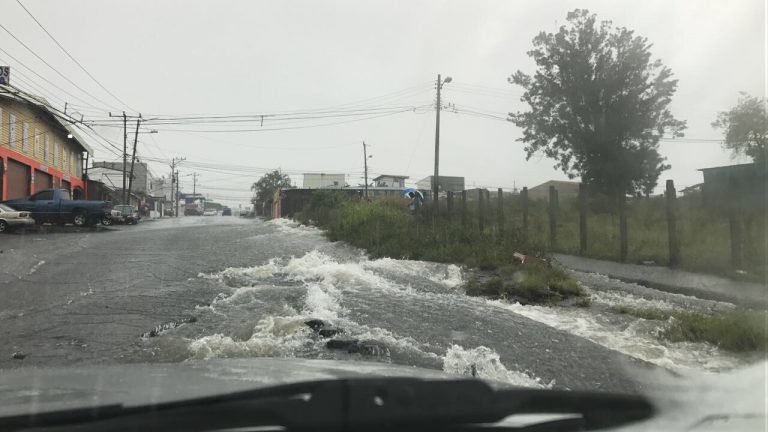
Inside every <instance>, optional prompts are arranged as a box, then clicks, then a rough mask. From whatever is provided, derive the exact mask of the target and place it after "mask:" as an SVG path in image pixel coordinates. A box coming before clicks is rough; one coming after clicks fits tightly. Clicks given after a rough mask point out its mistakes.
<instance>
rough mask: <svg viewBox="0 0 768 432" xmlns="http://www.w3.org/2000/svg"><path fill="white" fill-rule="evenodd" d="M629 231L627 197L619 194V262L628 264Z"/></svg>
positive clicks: (621, 193) (622, 193)
mask: <svg viewBox="0 0 768 432" xmlns="http://www.w3.org/2000/svg"><path fill="white" fill-rule="evenodd" d="M628 235H629V230H628V228H627V196H626V195H625V194H624V192H623V191H622V192H620V193H619V261H621V262H627V255H628V252H629V239H628Z"/></svg>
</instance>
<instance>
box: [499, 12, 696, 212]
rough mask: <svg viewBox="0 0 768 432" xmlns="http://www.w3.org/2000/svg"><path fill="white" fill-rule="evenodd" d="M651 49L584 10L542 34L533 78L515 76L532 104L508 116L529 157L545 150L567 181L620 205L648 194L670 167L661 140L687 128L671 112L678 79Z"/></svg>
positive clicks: (533, 55) (512, 80)
mask: <svg viewBox="0 0 768 432" xmlns="http://www.w3.org/2000/svg"><path fill="white" fill-rule="evenodd" d="M650 48H651V44H650V43H649V42H648V40H647V39H646V38H644V37H640V36H636V35H635V34H634V32H632V31H630V30H627V29H626V28H621V27H619V28H614V27H613V26H612V24H611V22H609V21H601V22H598V20H597V17H596V16H595V15H594V14H590V13H589V11H587V10H582V9H576V10H574V11H573V12H570V13H569V14H568V17H567V24H566V25H563V26H562V27H560V29H559V30H558V32H557V33H546V32H541V33H540V34H539V35H538V36H536V37H535V38H534V39H533V49H532V50H531V51H529V52H528V55H529V56H530V57H531V58H533V60H534V61H535V63H536V71H535V73H534V74H533V75H528V74H525V73H523V72H521V71H517V72H516V73H515V74H513V75H512V76H511V77H510V78H509V82H510V83H513V84H517V85H519V86H521V87H523V88H524V89H525V92H524V93H523V96H522V98H521V100H522V101H523V102H526V103H527V104H528V105H529V106H530V111H526V112H517V113H510V120H511V121H512V122H514V123H515V124H516V125H517V126H519V127H521V128H522V130H523V136H522V137H521V138H520V139H519V141H521V142H523V143H525V144H526V146H525V151H526V154H527V157H528V159H530V158H531V156H532V155H533V154H535V153H536V152H542V153H543V154H544V155H545V156H547V157H549V158H552V159H555V160H556V161H557V162H556V164H555V168H558V169H561V170H562V171H563V172H564V173H566V174H567V175H568V176H569V177H571V178H575V177H577V176H578V177H581V180H582V181H583V182H585V183H587V184H589V185H590V188H591V189H592V190H595V191H600V192H604V193H608V194H611V195H612V196H617V197H620V198H621V200H622V201H623V197H624V196H625V195H626V194H628V193H638V192H642V193H650V192H651V191H652V190H653V189H654V188H655V187H656V184H657V181H658V178H659V175H660V174H661V172H663V171H664V170H666V169H668V168H669V165H667V164H665V158H664V157H662V156H661V155H660V154H659V151H658V143H659V140H660V139H661V138H662V137H663V136H664V135H670V136H682V131H683V130H684V129H685V122H682V121H679V120H676V119H675V118H674V117H673V116H672V114H671V112H670V111H669V109H668V108H667V106H668V105H669V103H670V102H671V100H672V96H673V95H674V93H675V90H676V88H677V80H675V79H673V78H672V72H671V71H670V69H669V68H667V67H665V66H664V65H663V64H662V63H661V61H659V60H655V61H654V60H652V59H651V53H650Z"/></svg>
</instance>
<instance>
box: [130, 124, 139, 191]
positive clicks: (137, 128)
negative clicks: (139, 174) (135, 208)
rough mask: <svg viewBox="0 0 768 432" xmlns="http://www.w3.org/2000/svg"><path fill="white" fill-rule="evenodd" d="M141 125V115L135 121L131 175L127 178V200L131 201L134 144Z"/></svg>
mask: <svg viewBox="0 0 768 432" xmlns="http://www.w3.org/2000/svg"><path fill="white" fill-rule="evenodd" d="M140 124H141V115H139V118H138V119H136V134H135V135H134V136H133V153H132V154H131V175H130V176H129V177H128V200H129V201H130V199H131V190H132V189H133V164H134V162H135V161H136V144H137V143H138V142H139V125H140Z"/></svg>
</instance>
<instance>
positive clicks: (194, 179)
mask: <svg viewBox="0 0 768 432" xmlns="http://www.w3.org/2000/svg"><path fill="white" fill-rule="evenodd" d="M199 175H200V174H198V173H196V172H195V173H192V195H193V196H194V195H197V176H199Z"/></svg>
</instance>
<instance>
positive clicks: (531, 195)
mask: <svg viewBox="0 0 768 432" xmlns="http://www.w3.org/2000/svg"><path fill="white" fill-rule="evenodd" d="M550 186H554V187H555V189H557V198H558V199H559V200H560V201H562V200H564V199H571V198H577V197H578V196H579V182H573V181H563V180H550V181H548V182H544V183H542V184H540V185H537V186H534V187H532V188H530V189H528V199H531V200H549V187H550Z"/></svg>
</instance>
